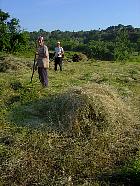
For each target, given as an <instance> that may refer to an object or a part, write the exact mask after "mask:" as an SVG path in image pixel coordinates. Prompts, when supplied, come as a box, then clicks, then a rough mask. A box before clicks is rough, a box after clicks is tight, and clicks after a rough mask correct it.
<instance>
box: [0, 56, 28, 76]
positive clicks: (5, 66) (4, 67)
mask: <svg viewBox="0 0 140 186" xmlns="http://www.w3.org/2000/svg"><path fill="white" fill-rule="evenodd" d="M28 67H30V68H31V67H32V63H31V62H28V61H26V60H25V59H20V58H16V57H13V56H7V57H4V58H3V59H0V72H7V71H9V70H13V71H16V70H21V69H27V68H28Z"/></svg>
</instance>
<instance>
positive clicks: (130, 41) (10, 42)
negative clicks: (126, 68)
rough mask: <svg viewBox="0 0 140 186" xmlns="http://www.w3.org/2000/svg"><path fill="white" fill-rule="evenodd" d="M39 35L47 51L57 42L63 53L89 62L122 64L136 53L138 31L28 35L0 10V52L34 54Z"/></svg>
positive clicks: (122, 28)
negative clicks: (47, 48)
mask: <svg viewBox="0 0 140 186" xmlns="http://www.w3.org/2000/svg"><path fill="white" fill-rule="evenodd" d="M39 35H41V36H43V37H44V38H45V42H46V44H47V46H48V47H49V50H54V47H55V45H56V42H57V41H58V40H60V41H61V43H62V45H63V47H64V49H65V51H74V52H82V53H84V54H86V55H87V56H88V57H89V58H95V59H100V60H125V59H128V58H129V57H130V56H131V55H132V54H139V53H140V28H134V27H133V26H132V25H127V26H124V25H122V24H119V25H117V26H110V27H108V28H107V29H104V30H103V29H102V30H101V29H100V28H99V29H98V30H90V31H83V30H81V31H77V32H76V31H61V30H54V31H51V32H48V31H45V30H43V29H40V30H38V31H32V32H28V31H25V30H22V29H21V26H20V21H19V19H16V18H12V19H10V15H9V13H7V12H4V11H2V10H0V51H6V52H9V53H15V52H26V51H31V52H32V51H34V50H35V48H36V40H37V37H38V36H39Z"/></svg>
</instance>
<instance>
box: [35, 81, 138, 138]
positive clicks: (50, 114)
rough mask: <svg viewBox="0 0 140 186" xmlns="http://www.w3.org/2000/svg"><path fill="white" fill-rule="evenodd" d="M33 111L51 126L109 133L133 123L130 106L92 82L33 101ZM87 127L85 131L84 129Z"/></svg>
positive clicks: (130, 125) (134, 121)
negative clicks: (46, 98)
mask: <svg viewBox="0 0 140 186" xmlns="http://www.w3.org/2000/svg"><path fill="white" fill-rule="evenodd" d="M36 107H37V108H36V115H38V117H40V118H45V120H46V122H47V123H48V124H49V125H50V124H51V127H53V128H57V129H58V130H61V131H64V130H65V131H66V130H72V131H74V132H78V133H79V134H82V133H85V132H86V133H87V131H90V134H87V135H92V133H93V132H94V131H96V130H98V131H105V130H111V131H112V132H113V133H115V132H116V130H117V131H119V132H120V133H121V131H122V130H123V129H124V128H125V129H126V128H127V129H128V130H131V128H132V127H133V125H135V124H136V122H137V121H136V119H135V117H134V116H133V114H132V112H131V110H130V108H129V107H128V106H127V105H126V104H125V103H124V102H123V101H122V100H121V99H120V98H119V96H118V94H117V93H115V92H114V91H113V90H112V89H111V88H109V87H108V86H105V85H99V84H92V85H90V86H89V85H88V86H86V87H81V88H75V89H71V90H69V91H67V92H65V93H63V94H61V95H58V96H56V97H53V98H50V99H49V100H46V101H44V100H43V101H42V102H41V103H40V102H39V103H36ZM85 130H87V131H85Z"/></svg>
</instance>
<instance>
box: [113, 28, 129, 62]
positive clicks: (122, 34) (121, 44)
mask: <svg viewBox="0 0 140 186" xmlns="http://www.w3.org/2000/svg"><path fill="white" fill-rule="evenodd" d="M130 54H131V48H130V40H129V39H128V32H127V31H126V30H124V29H121V30H119V31H118V34H117V37H116V43H115V51H114V55H115V60H126V59H128V58H129V56H130Z"/></svg>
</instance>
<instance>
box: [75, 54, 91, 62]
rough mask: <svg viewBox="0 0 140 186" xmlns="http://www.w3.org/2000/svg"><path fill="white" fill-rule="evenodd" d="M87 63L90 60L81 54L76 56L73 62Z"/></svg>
mask: <svg viewBox="0 0 140 186" xmlns="http://www.w3.org/2000/svg"><path fill="white" fill-rule="evenodd" d="M83 60H84V61H87V60H88V58H87V56H86V55H85V54H82V53H79V54H74V55H73V57H72V61H73V62H79V61H83Z"/></svg>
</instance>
